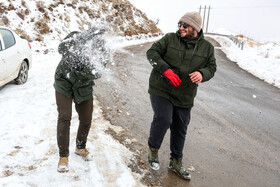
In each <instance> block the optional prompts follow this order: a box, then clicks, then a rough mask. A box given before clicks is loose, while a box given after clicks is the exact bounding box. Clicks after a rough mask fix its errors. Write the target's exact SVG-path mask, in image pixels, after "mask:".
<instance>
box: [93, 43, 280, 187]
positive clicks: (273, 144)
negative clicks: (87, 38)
mask: <svg viewBox="0 0 280 187" xmlns="http://www.w3.org/2000/svg"><path fill="white" fill-rule="evenodd" d="M211 41H212V42H213V43H215V42H214V41H213V40H211ZM150 45H151V43H149V44H144V45H138V46H131V47H128V48H127V51H119V52H118V53H116V54H115V56H114V61H115V63H114V65H113V66H109V69H111V70H112V72H114V73H113V74H112V76H111V81H109V82H108V81H107V80H105V79H102V80H101V81H99V82H98V83H97V85H96V88H95V94H96V95H97V97H98V99H99V100H100V101H101V105H102V107H103V110H104V113H105V117H106V118H107V119H109V120H110V122H111V123H112V124H115V125H120V126H122V127H123V128H125V129H126V132H124V133H122V134H121V135H116V134H113V135H115V138H117V139H118V140H119V141H120V142H125V141H124V140H125V139H126V138H135V139H136V140H137V142H136V141H135V143H133V144H131V145H129V146H128V147H130V149H131V150H137V152H138V153H139V157H138V161H137V163H138V167H139V168H141V169H146V170H149V168H148V167H147V138H148V133H149V128H150V123H151V119H152V109H151V106H150V102H149V96H148V93H147V89H148V78H149V73H150V71H151V66H150V64H149V63H148V62H147V60H146V56H145V53H146V51H147V49H148V48H149V47H150ZM215 45H216V46H217V44H216V43H215ZM216 58H217V64H218V71H217V73H216V75H215V78H214V79H212V80H211V81H210V82H208V83H203V84H201V85H200V86H199V91H198V96H197V98H196V100H195V107H194V108H193V110H192V120H191V123H190V126H189V130H188V134H187V140H186V144H185V150H184V159H183V162H184V163H185V165H186V167H187V168H189V169H191V170H192V176H193V177H192V180H191V182H188V181H183V180H181V179H179V178H178V177H177V176H176V175H174V174H173V173H172V172H170V171H169V170H168V169H167V166H168V162H169V133H167V134H168V136H166V137H165V139H164V142H163V144H162V148H161V149H160V152H159V155H160V161H161V165H162V168H161V169H160V170H159V171H158V172H151V176H152V178H149V176H147V177H145V179H144V180H145V181H146V183H147V184H150V185H162V186H244V187H245V186H277V185H279V179H280V172H279V166H280V161H279V155H280V147H279V145H280V142H279V137H280V126H279V117H278V116H279V115H278V113H279V111H280V104H279V103H280V100H279V94H280V90H279V89H278V88H275V87H273V86H271V85H268V84H267V83H265V82H263V81H262V80H260V79H258V78H256V77H254V76H252V75H251V74H249V73H247V72H246V71H244V70H241V69H240V68H239V67H238V66H237V65H236V64H235V63H234V62H231V61H230V60H228V59H227V58H226V56H225V54H224V53H223V52H221V51H220V50H218V49H217V50H216Z"/></svg>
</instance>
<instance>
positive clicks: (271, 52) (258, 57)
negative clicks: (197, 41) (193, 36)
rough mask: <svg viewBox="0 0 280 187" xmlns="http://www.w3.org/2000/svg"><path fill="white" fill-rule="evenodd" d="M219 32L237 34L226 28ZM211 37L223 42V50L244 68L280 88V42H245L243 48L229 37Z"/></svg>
mask: <svg viewBox="0 0 280 187" xmlns="http://www.w3.org/2000/svg"><path fill="white" fill-rule="evenodd" d="M217 33H219V34H225V35H234V36H235V35H236V34H234V33H231V32H229V31H226V30H225V29H219V30H218V31H217ZM209 37H212V38H214V39H215V40H216V41H218V42H219V43H220V44H221V50H222V51H223V52H224V53H225V54H226V55H227V57H228V58H229V59H230V60H232V61H234V62H236V63H237V64H238V65H239V66H240V67H241V68H242V69H244V70H246V71H248V72H250V73H251V74H253V75H255V76H256V77H258V78H260V79H262V80H264V81H265V82H267V83H269V84H271V85H274V86H276V87H278V88H280V44H277V43H272V42H267V43H263V44H258V45H256V44H253V46H250V44H249V43H247V42H245V44H244V48H243V50H241V48H239V47H238V46H237V45H236V44H235V43H234V42H233V41H231V40H230V39H229V38H227V37H223V36H213V35H209Z"/></svg>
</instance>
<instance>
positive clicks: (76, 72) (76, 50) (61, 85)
mask: <svg viewBox="0 0 280 187" xmlns="http://www.w3.org/2000/svg"><path fill="white" fill-rule="evenodd" d="M92 32H93V31H92ZM94 34H95V35H96V32H95V33H94ZM97 34H98V33H97ZM100 34H103V33H100ZM92 35H93V34H92ZM84 39H85V40H84ZM89 39H90V38H85V35H81V34H80V32H77V31H73V32H71V33H70V34H68V35H67V36H66V37H65V38H64V39H63V41H62V42H61V43H60V44H59V46H58V52H59V53H60V54H62V58H61V61H60V62H59V64H58V66H57V68H56V71H55V81H54V85H53V86H54V88H55V90H56V91H57V92H59V93H61V94H63V95H65V96H66V97H71V96H73V97H74V100H75V102H76V103H81V102H83V101H86V100H88V99H90V98H91V97H92V95H93V86H94V79H97V78H100V75H96V74H94V73H93V71H94V67H91V66H90V59H89V58H91V57H90V56H88V55H87V52H83V49H82V48H83V47H84V46H85V45H84V43H85V42H87V41H86V40H89ZM86 47H87V46H85V48H86ZM84 53H85V54H84Z"/></svg>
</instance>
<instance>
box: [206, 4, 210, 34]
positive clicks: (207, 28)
mask: <svg viewBox="0 0 280 187" xmlns="http://www.w3.org/2000/svg"><path fill="white" fill-rule="evenodd" d="M209 17H210V5H209V9H208V17H207V25H206V33H207V32H208V24H209Z"/></svg>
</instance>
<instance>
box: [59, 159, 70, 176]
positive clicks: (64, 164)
mask: <svg viewBox="0 0 280 187" xmlns="http://www.w3.org/2000/svg"><path fill="white" fill-rule="evenodd" d="M57 171H58V172H60V173H64V172H68V171H69V169H68V157H60V158H59V162H58V166H57Z"/></svg>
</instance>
